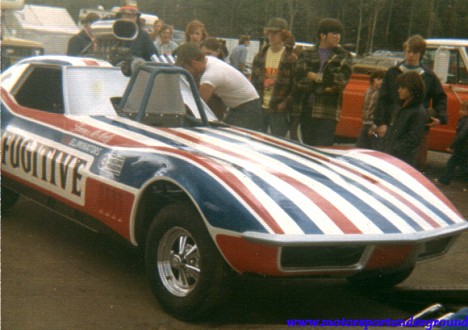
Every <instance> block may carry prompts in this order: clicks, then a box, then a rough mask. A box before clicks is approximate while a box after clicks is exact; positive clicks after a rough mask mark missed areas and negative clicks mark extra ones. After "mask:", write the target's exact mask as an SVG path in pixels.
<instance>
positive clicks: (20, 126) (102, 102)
mask: <svg viewBox="0 0 468 330" xmlns="http://www.w3.org/2000/svg"><path fill="white" fill-rule="evenodd" d="M1 79H2V90H1V134H2V180H1V184H2V190H1V193H2V201H1V202H2V204H1V205H2V210H4V211H5V210H7V209H10V210H9V212H14V204H15V202H16V200H17V199H18V197H19V196H20V195H24V196H26V197H28V198H31V199H33V200H35V201H36V202H38V203H39V204H42V205H44V206H45V207H48V208H51V209H53V210H54V211H56V212H58V213H60V214H63V215H64V216H66V217H68V218H71V219H73V220H74V221H77V222H80V223H81V224H83V225H85V226H87V227H89V228H92V229H94V230H97V231H101V232H104V233H111V234H114V236H117V237H120V238H123V239H124V240H125V241H127V242H129V243H131V244H132V245H134V246H137V247H139V248H141V249H142V251H143V252H144V255H145V263H146V270H147V273H148V278H149V282H150V284H151V287H152V290H153V291H154V295H155V296H156V298H157V299H158V301H159V302H160V304H161V306H162V307H163V308H165V309H166V310H167V311H169V312H170V313H171V314H173V315H175V316H177V317H178V318H180V319H184V320H194V319H199V318H201V317H203V316H206V315H207V314H208V313H210V312H212V311H213V309H214V308H217V307H219V306H221V305H222V302H223V301H226V297H227V296H228V295H229V293H230V290H231V283H232V278H233V277H237V276H239V275H244V274H254V275H262V276H270V277H298V278H303V277H307V276H342V277H344V278H347V279H348V280H349V281H350V282H351V283H352V284H354V285H357V286H363V287H366V288H373V287H375V288H377V287H391V286H394V285H397V284H398V283H400V282H402V281H404V280H405V279H406V278H407V277H408V276H409V275H410V274H411V271H412V270H413V268H414V267H415V264H416V262H418V261H420V260H424V259H429V258H434V257H438V256H441V255H442V254H444V253H445V252H446V251H447V250H448V249H449V247H450V246H451V244H452V243H453V241H454V240H455V239H456V237H457V236H459V235H460V234H461V232H462V231H464V230H466V229H467V228H468V223H467V222H466V221H465V219H463V218H462V216H461V215H460V213H459V212H458V211H457V210H456V209H455V208H454V206H453V205H452V204H451V203H450V202H449V201H448V200H447V198H446V197H445V196H444V195H443V194H442V193H441V192H440V191H439V190H438V189H437V188H436V187H435V186H434V185H433V184H431V182H429V181H428V180H427V179H426V178H425V177H424V176H423V175H422V174H421V173H419V172H417V171H416V170H415V169H413V168H412V167H410V166H408V165H407V164H405V163H403V162H401V161H400V160H398V159H395V158H393V157H391V156H389V155H386V154H382V153H379V152H376V151H371V150H360V149H346V148H342V147H341V148H338V147H337V148H312V147H308V146H306V145H303V144H300V143H298V142H294V141H290V140H287V139H283V138H278V137H274V136H271V135H268V134H264V133H260V132H256V131H251V130H247V129H243V128H240V127H234V126H229V125H226V124H224V123H222V122H219V121H217V119H216V117H215V115H214V114H213V113H212V112H211V110H210V109H209V108H208V107H207V106H206V104H205V103H204V102H202V100H201V99H200V97H199V95H198V93H197V89H196V85H195V83H194V81H193V79H192V77H191V76H190V74H189V73H188V72H187V71H185V70H183V69H181V68H178V67H175V66H172V65H169V64H164V65H162V64H154V63H144V64H141V65H140V66H138V67H136V68H135V70H134V72H133V74H132V76H131V77H126V76H124V75H123V74H122V73H121V72H120V70H119V68H116V67H113V66H111V65H110V64H109V63H107V62H105V61H103V60H96V59H92V58H72V57H62V56H42V57H41V56H40V57H33V58H28V59H24V60H22V61H20V62H18V63H16V64H15V65H13V66H12V67H10V68H9V69H8V70H6V71H5V72H4V73H3V74H2V76H1Z"/></svg>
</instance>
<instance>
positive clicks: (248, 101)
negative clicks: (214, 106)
mask: <svg viewBox="0 0 468 330" xmlns="http://www.w3.org/2000/svg"><path fill="white" fill-rule="evenodd" d="M176 64H177V65H179V66H181V67H183V68H185V69H187V70H188V71H189V72H190V73H191V74H192V75H193V77H194V79H195V81H197V82H199V92H200V97H201V98H202V99H203V100H204V101H205V102H208V101H209V100H210V98H211V96H212V95H213V94H215V95H217V96H219V97H220V98H221V100H222V101H223V102H224V104H226V105H227V106H228V107H229V112H228V113H227V115H226V118H225V120H224V121H225V122H226V123H228V124H231V125H235V126H240V127H244V128H248V129H253V130H257V131H260V130H261V128H262V109H261V104H260V97H259V95H258V93H257V91H256V90H255V88H254V86H253V85H252V84H251V83H250V81H249V80H248V79H247V78H246V77H245V76H244V75H243V74H242V73H241V72H240V71H238V70H237V69H235V68H234V67H232V66H231V65H229V64H227V63H226V62H224V61H221V60H219V59H217V58H215V57H213V56H205V54H204V53H203V52H202V50H201V49H200V46H198V45H197V44H195V43H192V42H189V43H186V44H183V45H181V46H179V48H177V60H176Z"/></svg>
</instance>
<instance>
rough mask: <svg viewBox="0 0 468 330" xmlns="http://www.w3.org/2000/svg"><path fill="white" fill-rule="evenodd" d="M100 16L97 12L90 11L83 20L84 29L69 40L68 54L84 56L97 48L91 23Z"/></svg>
mask: <svg viewBox="0 0 468 330" xmlns="http://www.w3.org/2000/svg"><path fill="white" fill-rule="evenodd" d="M99 19H100V16H99V15H98V14H96V13H89V14H88V15H86V17H85V18H83V19H82V20H81V23H82V24H83V29H82V30H81V31H80V32H79V33H78V34H76V35H74V36H73V37H71V38H70V40H68V47H67V55H69V56H82V55H83V54H85V53H87V52H92V51H94V50H96V46H97V43H96V38H95V37H94V36H93V34H92V33H91V24H93V23H94V22H96V21H98V20H99Z"/></svg>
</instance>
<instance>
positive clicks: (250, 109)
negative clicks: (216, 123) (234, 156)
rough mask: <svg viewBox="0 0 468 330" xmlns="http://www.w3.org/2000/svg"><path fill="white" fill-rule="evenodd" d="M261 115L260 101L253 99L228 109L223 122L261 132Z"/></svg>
mask: <svg viewBox="0 0 468 330" xmlns="http://www.w3.org/2000/svg"><path fill="white" fill-rule="evenodd" d="M262 117H263V115H262V106H261V104H260V99H255V100H252V101H248V102H246V103H244V104H241V105H240V106H238V107H235V108H231V109H229V111H228V113H227V115H226V118H225V119H224V122H225V123H226V124H229V125H234V126H239V127H243V128H247V129H251V130H254V131H262V129H263V118H262Z"/></svg>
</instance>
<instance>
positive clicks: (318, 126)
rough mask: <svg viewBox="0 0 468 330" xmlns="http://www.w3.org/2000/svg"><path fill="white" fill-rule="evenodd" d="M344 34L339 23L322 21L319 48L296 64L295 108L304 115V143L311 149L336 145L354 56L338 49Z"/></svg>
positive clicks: (305, 55)
mask: <svg viewBox="0 0 468 330" xmlns="http://www.w3.org/2000/svg"><path fill="white" fill-rule="evenodd" d="M342 33H343V25H342V24H341V22H340V21H338V20H336V19H330V18H325V19H322V20H321V21H320V24H319V27H318V30H317V38H318V40H319V43H318V45H315V46H314V47H312V48H311V49H305V50H304V51H303V52H302V53H301V54H300V55H299V59H298V60H297V62H296V69H295V73H294V99H295V107H294V108H295V111H301V133H302V140H303V142H304V143H306V144H308V145H313V146H330V145H333V140H334V137H335V131H336V126H337V124H338V121H339V120H340V114H341V104H342V99H343V91H344V89H345V87H346V85H347V84H348V81H349V78H350V77H351V62H352V56H351V53H350V52H348V51H347V50H345V49H344V48H343V47H341V46H340V45H339V43H340V40H341V34H342Z"/></svg>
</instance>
